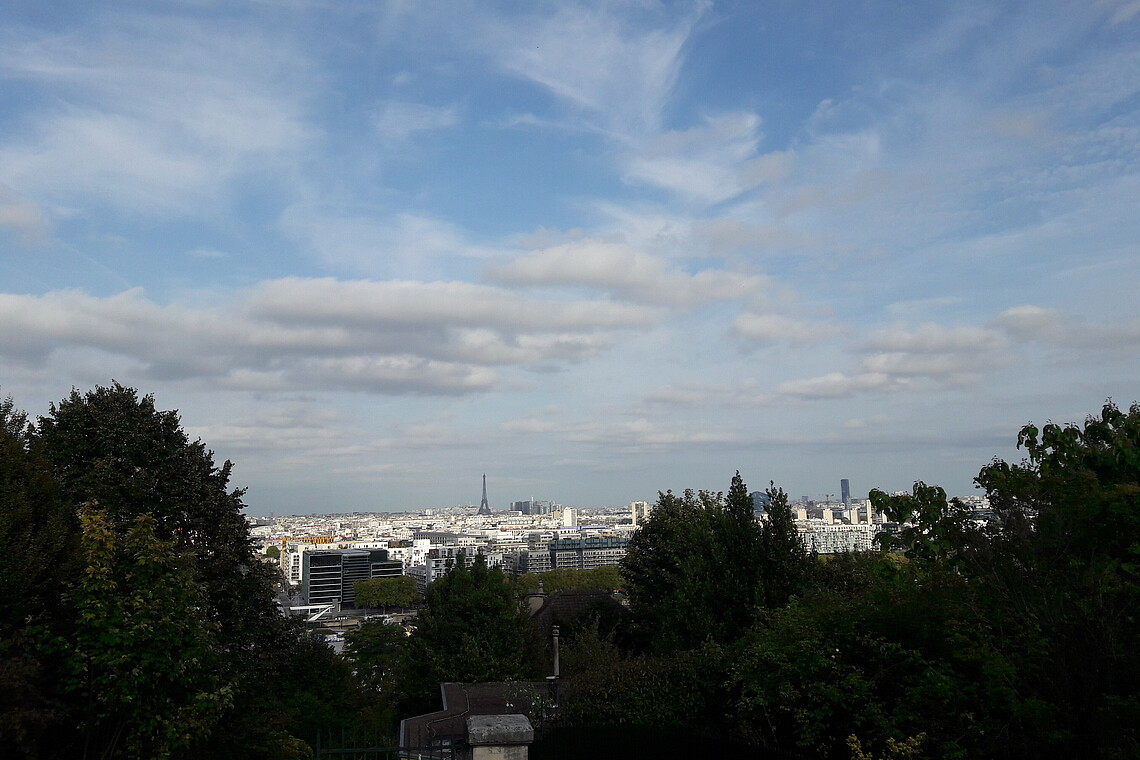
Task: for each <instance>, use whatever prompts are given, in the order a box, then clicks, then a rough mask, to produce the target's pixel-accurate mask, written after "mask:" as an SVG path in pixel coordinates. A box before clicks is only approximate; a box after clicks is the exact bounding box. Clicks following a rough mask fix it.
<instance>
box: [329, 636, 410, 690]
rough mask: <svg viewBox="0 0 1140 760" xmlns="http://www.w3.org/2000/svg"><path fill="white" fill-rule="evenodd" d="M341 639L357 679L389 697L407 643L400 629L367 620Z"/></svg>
mask: <svg viewBox="0 0 1140 760" xmlns="http://www.w3.org/2000/svg"><path fill="white" fill-rule="evenodd" d="M344 638H345V647H344V654H345V656H346V657H347V658H348V659H349V660H351V661H352V664H353V666H354V667H355V668H356V673H357V675H358V676H359V677H360V679H361V681H363V682H364V684H365V685H366V686H367V687H368V688H370V689H372V690H373V691H376V692H380V693H381V694H384V695H385V696H387V697H389V698H390V697H391V694H392V692H393V690H394V689H395V685H396V679H397V674H398V671H399V669H400V667H401V665H402V664H403V660H404V653H405V650H406V648H407V645H408V634H407V632H406V631H404V628H403V627H402V626H398V625H390V624H388V623H381V622H380V621H377V620H371V621H369V622H367V623H365V624H364V625H362V626H361V627H360V628H357V629H356V630H355V631H349V632H348V633H347V634H345V637H344Z"/></svg>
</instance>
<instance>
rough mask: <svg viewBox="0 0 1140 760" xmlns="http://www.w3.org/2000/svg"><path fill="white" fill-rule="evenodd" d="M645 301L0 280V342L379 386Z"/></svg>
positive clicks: (538, 343) (584, 330) (470, 374)
mask: <svg viewBox="0 0 1140 760" xmlns="http://www.w3.org/2000/svg"><path fill="white" fill-rule="evenodd" d="M654 318H655V312H654V311H653V310H649V309H645V308H642V307H635V306H629V305H622V304H616V303H610V302H592V301H576V302H541V301H535V300H531V299H527V298H524V297H522V296H519V295H518V294H516V293H512V292H510V291H506V290H501V289H497V288H489V287H485V286H478V285H471V284H468V283H456V282H451V283H447V282H437V283H417V282H369V281H356V282H343V281H337V280H332V279H318V280H306V279H301V278H286V279H283V280H276V281H271V282H266V283H261V284H260V285H258V286H257V287H255V288H253V289H251V290H249V291H246V292H244V293H240V294H238V296H237V297H236V298H235V299H234V300H233V302H232V303H230V304H229V305H226V306H218V307H188V306H183V305H177V304H174V305H168V306H163V305H159V304H157V303H155V302H153V301H151V300H149V299H148V298H147V297H146V296H145V295H144V293H143V291H142V290H141V289H133V290H129V291H125V292H123V293H119V294H117V295H115V296H111V297H109V298H97V297H94V296H90V295H88V294H85V293H82V292H78V291H59V292H53V293H48V294H46V295H44V296H21V295H3V294H0V354H3V355H4V356H5V357H6V361H7V362H9V363H10V366H11V365H13V364H25V365H35V364H39V363H43V362H44V361H45V360H47V359H48V358H49V357H51V356H53V355H56V354H57V353H59V352H67V351H69V350H74V349H84V350H96V351H100V352H103V353H105V354H107V355H110V356H114V357H118V360H119V361H131V362H137V363H138V364H139V365H140V366H142V367H143V368H145V372H146V374H148V375H149V376H151V377H154V378H161V379H167V380H176V381H177V380H192V379H199V380H201V379H211V380H212V381H216V382H218V383H220V384H222V385H225V386H229V387H234V388H248V389H256V388H264V389H271V390H277V391H280V390H288V389H330V388H331V389H335V388H341V389H354V390H366V391H370V392H374V393H381V394H402V393H427V394H462V393H469V392H473V391H480V390H487V389H489V388H492V387H494V386H496V385H497V384H498V383H499V382H500V380H501V377H500V375H499V373H498V371H497V370H496V369H495V368H503V367H521V368H532V367H538V366H549V365H551V364H553V365H558V364H562V363H567V362H579V361H582V360H585V359H588V358H589V357H591V356H594V355H596V354H598V353H600V352H602V351H604V350H605V349H606V348H608V347H609V346H610V345H611V344H612V342H613V340H614V337H615V334H616V331H621V330H629V329H643V328H645V327H647V326H649V325H651V324H652V323H653V321H654Z"/></svg>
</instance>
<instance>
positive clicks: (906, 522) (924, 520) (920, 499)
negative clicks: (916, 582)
mask: <svg viewBox="0 0 1140 760" xmlns="http://www.w3.org/2000/svg"><path fill="white" fill-rule="evenodd" d="M870 498H871V505H872V506H873V507H874V509H875V510H877V511H878V512H880V513H882V514H885V515H886V516H887V517H888V518H890V519H891V520H892V521H894V522H897V523H900V524H902V526H903V527H902V528H901V529H900V530H899V533H898V535H890V534H888V533H880V534H879V535H878V537H877V540H878V542H879V544H880V546H882V547H883V548H884V549H893V550H896V551H900V552H902V553H903V554H904V555H905V556H906V557H908V558H910V559H915V560H928V561H935V562H946V563H948V564H950V565H954V566H960V565H961V564H962V563H963V562H966V561H967V560H968V558H969V555H970V554H971V553H974V552H977V551H979V550H980V549H981V548H982V545H983V543H984V541H985V539H984V536H983V534H982V532H981V531H980V530H979V529H978V527H977V526H976V525H975V523H974V522H973V519H972V512H971V510H970V508H969V507H967V506H966V505H965V504H963V503H962V501H961V500H960V499H949V500H948V499H947V498H946V491H945V490H944V489H942V488H941V487H940V486H928V485H926V484H925V483H923V482H922V481H918V482H916V483H915V484H914V488H913V489H912V490H911V493H909V494H906V493H904V494H897V495H888V494H886V493H883V492H882V491H880V490H878V489H877V488H876V489H872V490H871V493H870Z"/></svg>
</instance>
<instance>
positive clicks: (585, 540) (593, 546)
mask: <svg viewBox="0 0 1140 760" xmlns="http://www.w3.org/2000/svg"><path fill="white" fill-rule="evenodd" d="M628 545H629V539H628V538H624V537H623V538H616V537H612V536H578V537H573V538H557V539H555V540H553V541H548V542H535V543H532V544H531V545H530V546H528V547H527V548H526V549H520V550H519V551H518V552H517V553H516V554H515V556H514V558H513V561H512V562H511V565H512V566H513V568H514V571H515V573H516V574H518V575H521V574H523V573H545V572H548V571H550V570H558V569H561V568H572V569H575V570H593V569H595V568H598V567H601V566H603V565H616V564H617V563H618V562H620V561H621V558H622V557H624V556H625V552H626V547H627V546H628Z"/></svg>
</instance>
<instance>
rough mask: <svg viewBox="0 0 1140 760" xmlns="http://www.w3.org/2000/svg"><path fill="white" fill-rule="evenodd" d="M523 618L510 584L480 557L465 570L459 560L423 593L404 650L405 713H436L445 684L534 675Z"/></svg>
mask: <svg viewBox="0 0 1140 760" xmlns="http://www.w3.org/2000/svg"><path fill="white" fill-rule="evenodd" d="M532 642H533V637H532V636H531V635H530V630H529V624H528V620H527V616H526V613H525V612H524V610H523V609H522V607H521V606H520V605H519V602H518V601H517V599H516V598H515V594H514V592H513V589H512V588H511V584H510V582H509V581H508V580H507V578H506V576H505V575H504V574H503V572H502V571H501V570H500V569H498V568H489V567H487V563H486V560H485V558H484V557H483V555H482V554H477V555H476V556H475V561H474V563H473V564H472V565H471V566H470V567H468V566H467V563H466V562H465V560H464V558H463V557H462V555H460V557H458V558H457V559H456V562H455V564H454V565H453V566H452V567H451V569H450V570H449V571H448V572H447V574H446V575H444V576H443V577H442V578H439V579H437V580H436V581H435V582H433V583H432V584H431V585H430V586H428V588H427V593H426V594H425V596H424V606H423V607H422V608H421V609H420V611H419V613H418V615H417V617H416V630H415V633H414V634H413V635H412V636H411V639H410V641H409V645H408V647H409V648H408V661H409V667H408V673H407V676H406V678H405V679H404V683H403V691H404V694H403V697H404V699H403V705H404V707H405V713H406V714H416V712H426V711H428V710H432V709H439V705H438V688H439V684H440V683H443V682H445V681H464V682H478V681H502V680H506V679H515V678H522V677H525V676H527V675H529V674H531V673H532V671H533V670H534V667H535V664H534V658H535V653H534V651H533V643H532Z"/></svg>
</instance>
